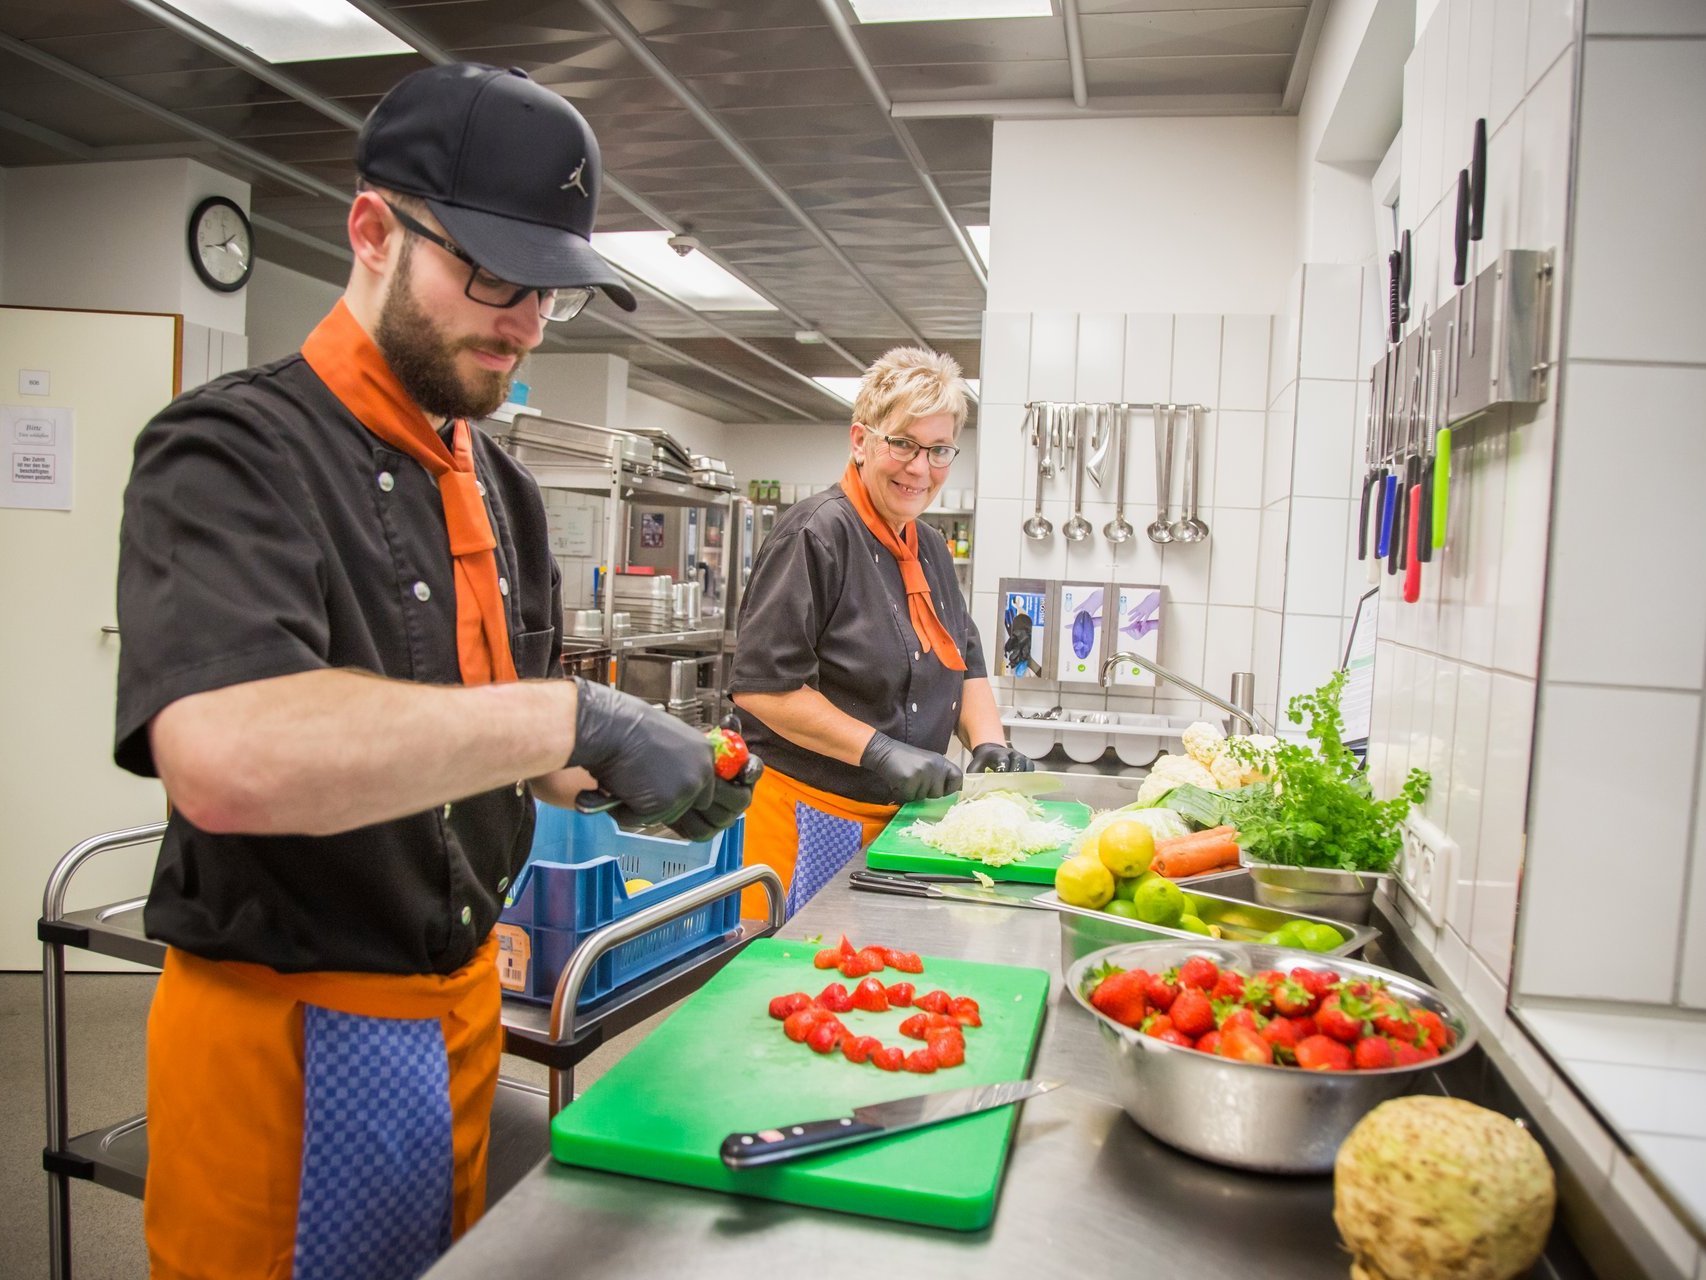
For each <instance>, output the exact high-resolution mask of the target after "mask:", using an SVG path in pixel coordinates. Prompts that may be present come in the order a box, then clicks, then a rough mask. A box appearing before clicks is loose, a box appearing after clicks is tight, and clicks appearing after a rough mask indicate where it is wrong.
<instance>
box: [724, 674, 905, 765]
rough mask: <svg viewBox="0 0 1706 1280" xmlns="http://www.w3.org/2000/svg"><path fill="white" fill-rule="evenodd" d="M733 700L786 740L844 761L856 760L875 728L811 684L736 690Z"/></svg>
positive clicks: (861, 753)
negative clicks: (783, 689) (765, 690)
mask: <svg viewBox="0 0 1706 1280" xmlns="http://www.w3.org/2000/svg"><path fill="white" fill-rule="evenodd" d="M734 704H735V706H737V707H739V708H740V709H741V710H742V711H747V712H751V713H752V714H753V715H754V716H757V717H758V718H759V719H760V720H762V721H763V722H764V723H765V724H766V725H768V726H769V727H770V729H771V730H773V731H774V732H776V733H779V734H781V735H782V736H783V737H784V738H786V739H788V741H789V742H792V743H794V744H795V745H797V746H801V747H804V748H805V749H806V750H808V751H815V752H817V753H818V754H819V755H820V756H828V757H829V758H830V759H832V760H840V761H842V762H843V763H846V764H858V763H859V761H860V760H861V759H862V758H863V757H864V754H865V747H866V745H867V744H868V743H869V742H870V741H871V735H872V734H873V733H875V732H876V730H875V729H873V728H872V727H871V726H870V725H868V724H866V723H865V722H864V721H863V720H856V719H854V718H853V717H852V716H850V715H848V714H847V713H846V712H845V711H842V710H840V709H839V708H837V707H836V706H835V704H834V703H832V702H830V700H829V699H828V698H826V697H824V696H823V694H821V693H819V692H818V691H817V690H816V689H811V688H799V689H795V690H792V691H791V692H788V693H737V694H735V695H734Z"/></svg>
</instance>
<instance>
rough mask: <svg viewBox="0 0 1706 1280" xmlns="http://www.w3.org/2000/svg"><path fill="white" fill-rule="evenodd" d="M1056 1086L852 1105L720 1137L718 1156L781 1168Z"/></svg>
mask: <svg viewBox="0 0 1706 1280" xmlns="http://www.w3.org/2000/svg"><path fill="white" fill-rule="evenodd" d="M1060 1085H1061V1082H1060V1081H1059V1080H1007V1081H1003V1082H1002V1083H1000V1084H981V1085H972V1086H970V1087H968V1088H965V1089H948V1090H944V1091H942V1092H940V1093H921V1094H917V1095H915V1096H913V1097H910V1098H896V1099H895V1100H894V1101H893V1102H878V1103H874V1104H872V1105H871V1106H868V1107H856V1108H854V1110H853V1114H852V1115H850V1116H832V1117H831V1118H830V1119H828V1120H807V1121H803V1122H801V1123H799V1124H790V1125H781V1126H778V1127H777V1128H774V1129H759V1130H756V1131H754V1132H752V1133H731V1134H730V1135H729V1136H728V1137H726V1138H724V1139H723V1145H722V1146H721V1147H720V1148H719V1149H718V1155H720V1156H721V1157H722V1161H723V1163H724V1164H725V1165H727V1166H728V1167H729V1168H731V1169H756V1168H760V1167H762V1166H764V1165H770V1164H780V1163H781V1162H782V1161H784V1160H792V1159H794V1158H795V1157H796V1156H806V1155H816V1154H817V1153H819V1152H822V1151H830V1150H833V1149H834V1148H836V1147H845V1146H850V1145H851V1144H853V1143H855V1142H868V1141H870V1140H871V1139H872V1138H883V1137H888V1136H889V1135H891V1134H896V1133H906V1132H907V1131H908V1130H911V1129H921V1128H923V1127H925V1126H926V1125H932V1124H940V1123H942V1122H943V1121H944V1120H957V1119H959V1118H960V1117H961V1116H969V1115H975V1114H976V1113H978V1112H979V1111H989V1110H991V1109H993V1108H995V1107H1005V1106H1010V1105H1011V1104H1013V1103H1015V1102H1023V1101H1024V1100H1025V1099H1026V1098H1034V1097H1036V1096H1037V1095H1038V1094H1039V1093H1047V1092H1048V1091H1049V1090H1050V1089H1058V1088H1059V1087H1060Z"/></svg>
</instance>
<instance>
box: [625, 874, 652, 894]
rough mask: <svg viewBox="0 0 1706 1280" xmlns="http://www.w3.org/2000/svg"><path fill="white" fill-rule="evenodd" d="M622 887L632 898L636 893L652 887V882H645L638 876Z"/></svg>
mask: <svg viewBox="0 0 1706 1280" xmlns="http://www.w3.org/2000/svg"><path fill="white" fill-rule="evenodd" d="M622 887H623V888H624V889H626V890H627V891H628V896H629V897H633V896H634V895H635V894H636V893H640V892H642V891H644V890H646V889H650V888H651V887H652V882H651V881H650V880H646V879H644V878H642V877H640V876H635V877H634V878H633V879H632V880H629V881H628V882H627V883H625V884H624V885H623V886H622Z"/></svg>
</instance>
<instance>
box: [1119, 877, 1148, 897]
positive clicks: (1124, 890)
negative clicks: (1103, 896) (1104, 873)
mask: <svg viewBox="0 0 1706 1280" xmlns="http://www.w3.org/2000/svg"><path fill="white" fill-rule="evenodd" d="M1140 883H1142V881H1141V880H1140V879H1139V878H1138V877H1137V876H1117V877H1115V879H1114V897H1115V898H1116V899H1118V900H1120V901H1122V902H1130V901H1131V898H1132V895H1133V894H1134V893H1136V892H1137V886H1138V885H1139V884H1140Z"/></svg>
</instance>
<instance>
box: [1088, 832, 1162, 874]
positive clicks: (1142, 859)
mask: <svg viewBox="0 0 1706 1280" xmlns="http://www.w3.org/2000/svg"><path fill="white" fill-rule="evenodd" d="M1096 853H1097V856H1098V857H1100V858H1101V859H1102V865H1103V866H1105V867H1106V868H1107V869H1108V870H1109V871H1112V872H1113V873H1114V874H1115V875H1116V876H1135V875H1138V874H1140V873H1142V872H1144V871H1147V870H1148V869H1149V864H1150V863H1151V862H1153V861H1155V835H1154V833H1153V832H1151V831H1150V830H1149V828H1148V826H1146V825H1145V824H1144V823H1142V822H1139V821H1138V820H1137V819H1136V818H1118V819H1116V820H1114V821H1113V822H1110V823H1109V824H1108V825H1107V826H1105V827H1103V828H1102V834H1101V835H1100V836H1098V837H1097V841H1096Z"/></svg>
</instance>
